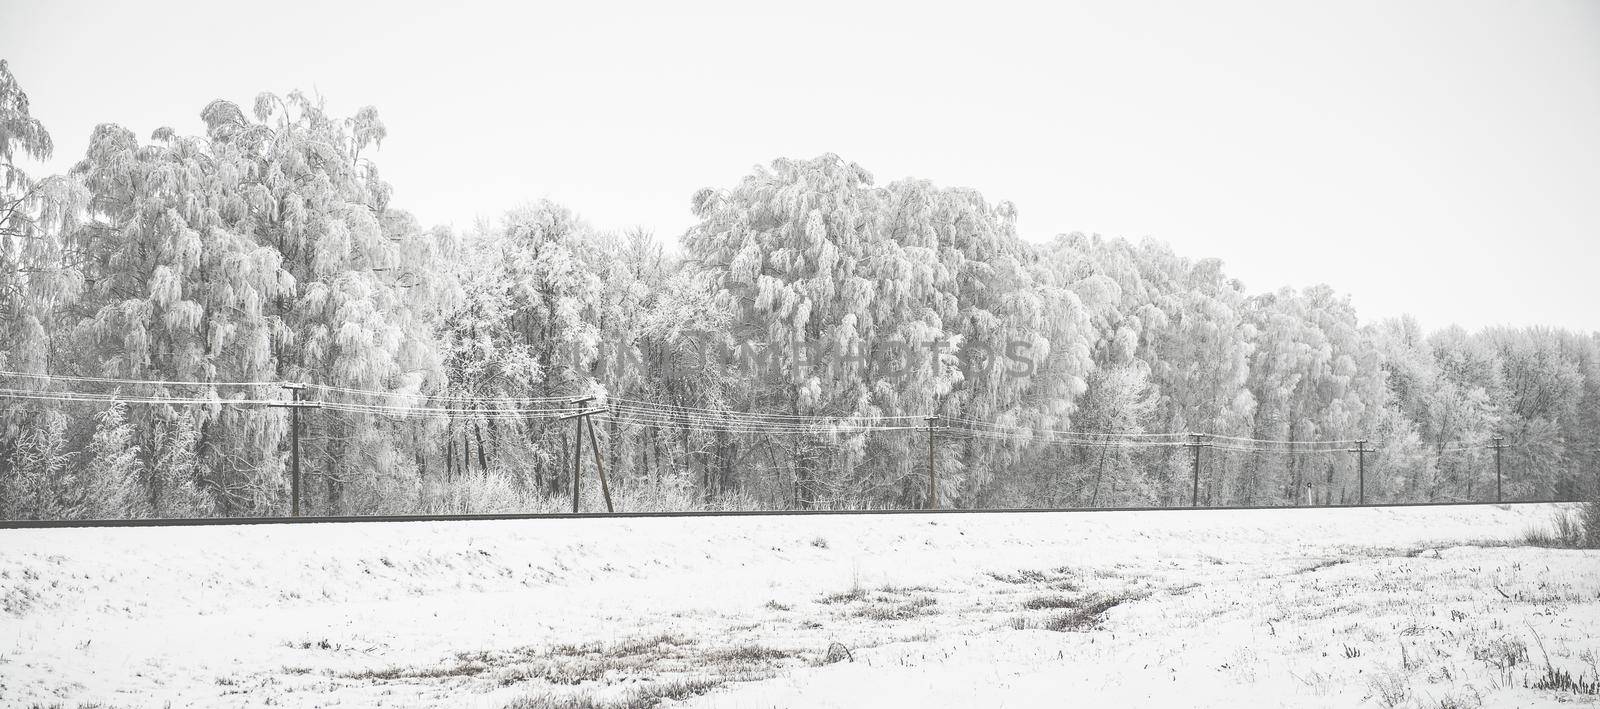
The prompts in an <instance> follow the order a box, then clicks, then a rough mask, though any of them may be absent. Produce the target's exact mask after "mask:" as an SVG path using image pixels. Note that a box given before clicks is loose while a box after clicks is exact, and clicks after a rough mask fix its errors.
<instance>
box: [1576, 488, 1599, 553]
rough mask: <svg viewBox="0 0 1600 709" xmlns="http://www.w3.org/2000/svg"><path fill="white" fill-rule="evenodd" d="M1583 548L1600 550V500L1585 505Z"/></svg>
mask: <svg viewBox="0 0 1600 709" xmlns="http://www.w3.org/2000/svg"><path fill="white" fill-rule="evenodd" d="M1580 518H1581V519H1582V520H1583V548H1585V549H1600V499H1594V500H1590V501H1588V502H1585V503H1583V511H1582V513H1581V517H1580Z"/></svg>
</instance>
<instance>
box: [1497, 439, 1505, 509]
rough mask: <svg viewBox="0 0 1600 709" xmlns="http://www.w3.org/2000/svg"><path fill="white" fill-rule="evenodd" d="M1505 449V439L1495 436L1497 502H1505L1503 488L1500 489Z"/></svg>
mask: <svg viewBox="0 0 1600 709" xmlns="http://www.w3.org/2000/svg"><path fill="white" fill-rule="evenodd" d="M1505 447H1506V444H1505V438H1504V437H1501V436H1495V437H1494V501H1495V502H1504V501H1505V497H1504V496H1503V493H1502V491H1501V488H1500V480H1501V471H1500V460H1501V459H1500V451H1501V450H1503V449H1504V448H1505Z"/></svg>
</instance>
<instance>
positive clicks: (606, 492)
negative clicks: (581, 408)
mask: <svg viewBox="0 0 1600 709" xmlns="http://www.w3.org/2000/svg"><path fill="white" fill-rule="evenodd" d="M590 413H593V412H590ZM578 420H579V421H588V422H589V450H590V451H592V452H593V453H594V469H595V472H597V473H599V474H600V494H601V495H603V496H604V497H605V498H606V514H612V513H614V512H616V510H615V509H612V507H611V486H610V485H608V484H606V466H605V465H604V464H602V463H601V462H600V441H599V439H596V438H595V437H594V422H593V421H589V414H587V413H586V414H584V415H583V416H581V417H579V418H578Z"/></svg>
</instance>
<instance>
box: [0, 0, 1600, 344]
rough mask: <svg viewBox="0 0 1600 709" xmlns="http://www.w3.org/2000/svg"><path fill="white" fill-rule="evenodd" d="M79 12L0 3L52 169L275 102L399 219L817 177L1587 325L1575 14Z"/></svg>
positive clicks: (1384, 297)
mask: <svg viewBox="0 0 1600 709" xmlns="http://www.w3.org/2000/svg"><path fill="white" fill-rule="evenodd" d="M105 5H106V6H105V7H100V6H97V5H92V4H89V3H82V2H73V1H54V2H47V1H40V0H0V57H5V58H7V59H9V60H10V62H11V68H12V71H13V73H14V74H16V76H17V78H18V80H19V81H20V82H21V83H22V85H23V87H24V88H25V89H26V90H27V91H28V92H29V94H30V96H31V98H32V99H33V106H34V114H35V115H36V116H37V117H39V118H40V119H42V120H43V121H45V123H46V126H47V127H48V128H49V129H50V130H51V132H52V133H53V135H54V136H55V139H56V143H57V156H56V159H55V160H53V161H52V162H51V163H50V164H49V165H48V167H49V168H52V169H54V170H64V169H65V168H66V167H68V166H69V165H70V164H71V163H72V162H73V161H74V160H76V159H77V158H78V157H79V156H81V155H82V153H83V150H84V148H85V147H86V144H87V140H88V137H89V133H90V130H91V129H92V127H93V126H94V125H95V124H96V123H100V122H116V123H121V124H123V125H126V126H128V127H130V128H132V129H133V130H135V131H136V132H137V133H139V134H141V135H148V134H149V132H150V131H151V130H153V129H155V128H157V127H159V126H162V125H170V126H173V127H176V128H178V129H179V130H181V131H184V132H190V133H198V132H200V131H201V130H202V126H201V123H200V121H199V118H198V115H199V112H200V109H201V108H202V107H204V105H205V104H206V103H207V102H208V101H209V100H211V99H213V98H228V99H232V100H234V101H237V102H239V103H240V104H242V105H246V106H248V105H249V103H250V101H251V100H252V98H253V97H254V95H255V94H256V93H258V92H260V91H264V90H270V91H276V92H286V91H288V90H289V89H292V88H296V87H299V88H303V89H306V90H308V91H309V90H311V89H316V90H319V91H320V92H321V93H322V94H323V95H324V96H325V97H327V98H328V101H329V106H330V108H332V109H333V110H335V111H337V112H341V113H348V112H351V111H353V109H355V108H357V107H359V106H361V105H367V104H371V105H375V106H377V107H378V109H379V112H380V115H381V116H382V117H383V119H384V121H385V123H386V124H387V125H388V127H389V136H390V137H389V139H388V140H387V141H386V142H385V143H384V146H383V150H382V151H381V152H380V153H379V154H378V161H379V166H380V167H381V168H382V170H383V173H384V176H385V177H386V178H387V179H388V180H390V181H391V182H392V183H393V184H394V185H395V188H396V194H395V204H397V205H398V206H400V207H403V208H406V209H409V210H411V211H412V212H414V213H416V214H417V215H418V217H419V218H420V219H422V220H423V221H424V223H430V224H431V223H453V224H454V225H455V226H457V227H462V228H464V227H467V226H469V225H470V224H471V222H472V220H473V218H474V217H475V216H476V215H485V216H493V215H496V214H498V213H499V212H501V211H503V210H504V209H506V208H508V207H511V206H513V205H515V204H517V203H519V202H522V201H525V200H528V199H534V198H539V197H550V198H552V199H555V200H557V201H560V202H563V203H565V204H567V205H568V206H570V207H572V208H573V209H575V210H576V211H578V212H579V213H580V214H582V215H584V216H585V217H586V218H588V219H589V220H590V221H591V222H592V223H594V224H595V225H597V226H599V227H602V228H621V227H628V226H634V225H640V226H645V227H647V228H649V229H652V230H654V231H655V232H656V234H657V235H658V236H660V237H661V238H662V239H663V240H665V241H672V240H674V239H675V238H676V236H677V235H678V234H680V233H681V232H682V230H683V229H684V228H686V227H687V226H688V225H689V224H690V222H691V221H692V217H691V215H690V214H689V198H690V196H691V195H692V194H693V193H694V191H695V190H696V189H698V188H701V187H707V186H716V187H720V186H728V185H732V184H734V183H735V182H737V180H738V179H739V178H740V177H742V176H743V175H744V174H746V173H747V172H748V171H749V170H750V168H751V166H753V165H755V164H757V163H766V162H768V161H770V160H771V159H772V158H775V157H778V156H790V157H814V156H816V155H818V154H821V153H824V152H835V153H839V154H840V155H842V156H844V157H845V158H847V159H850V160H854V161H856V162H858V163H861V164H862V165H863V166H864V167H866V168H867V169H868V170H870V171H872V172H873V174H874V175H875V176H876V177H877V179H878V181H879V182H880V183H883V184H886V183H888V182H890V181H892V180H895V179H898V178H901V177H906V176H915V177H924V178H930V179H933V180H935V181H936V182H938V183H940V184H946V185H964V186H970V187H975V188H978V189H979V190H981V191H983V193H984V194H985V195H987V196H988V197H989V198H990V199H991V200H1000V199H1009V200H1011V201H1013V202H1015V203H1016V204H1017V206H1018V209H1019V210H1020V213H1021V227H1022V231H1023V234H1024V235H1025V236H1027V237H1028V238H1030V239H1035V240H1043V239H1046V238H1048V237H1050V236H1051V235H1054V234H1057V233H1063V232H1068V231H1085V232H1100V233H1102V234H1106V235H1118V236H1129V237H1135V238H1137V237H1142V236H1146V235H1149V236H1154V237H1156V238H1159V239H1162V240H1165V241H1168V242H1170V243H1171V244H1172V245H1173V246H1174V247H1175V248H1176V249H1177V250H1178V251H1179V252H1180V253H1184V254H1186V255H1190V256H1216V257H1220V258H1222V259H1224V260H1225V261H1226V262H1227V263H1228V266H1229V271H1230V272H1231V273H1233V274H1234V275H1235V276H1237V277H1239V278H1241V279H1242V280H1244V281H1245V283H1246V285H1248V286H1249V287H1250V288H1251V289H1252V290H1257V291H1259V290H1266V289H1271V288H1276V287H1278V286H1280V285H1295V286H1305V285H1310V284H1313V283H1317V282H1327V283H1330V284H1332V285H1333V286H1334V287H1335V288H1337V289H1339V290H1341V291H1344V292H1348V293H1350V294H1352V296H1353V298H1354V302H1355V304H1356V306H1357V307H1358V308H1359V309H1360V311H1361V313H1362V315H1363V317H1364V318H1368V319H1370V318H1377V317H1383V316H1388V315H1393V314H1397V313H1400V312H1411V313H1414V314H1416V315H1417V316H1418V317H1419V318H1421V320H1422V322H1423V324H1424V325H1425V326H1428V327H1438V326H1443V325H1445V324H1447V323H1450V322H1457V323H1461V324H1463V325H1467V326H1469V327H1479V326H1483V325H1489V324H1495V323H1515V324H1534V323H1548V324H1552V325H1563V326H1568V327H1576V328H1582V329H1593V330H1600V308H1597V307H1595V305H1596V304H1597V303H1600V277H1597V274H1596V273H1595V270H1596V268H1595V267H1596V265H1597V264H1600V261H1597V253H1600V249H1595V248H1593V246H1592V245H1593V244H1595V243H1596V242H1600V3H1596V2H1590V1H1587V0H1565V1H1563V0H1536V1H1525V2H1510V1H1507V2H1496V3H1490V2H1481V1H1476V0H1471V1H1463V0H1441V1H1438V2H1368V1H1360V2H1353V1H1350V0H1341V1H1340V2H1327V1H1326V0H1319V1H1318V2H1295V3H1286V2H1261V3H1221V2H1204V3H1176V2H1175V3H1150V2H1103V3H1079V2H1050V3H1028V4H1020V3H1018V4H1004V3H1000V4H997V3H990V2H975V1H969V2H965V3H960V4H946V5H938V4H935V3H931V2H914V3H900V4H893V5H891V4H886V3H885V4H872V5H871V6H870V7H853V6H852V4H851V3H837V4H835V3H823V2H809V1H807V2H790V3H786V4H785V6H783V7H781V8H779V7H771V8H761V7H757V5H758V3H755V2H728V3H722V4H717V5H710V4H695V5H691V4H689V3H684V2H654V3H579V2H569V3H561V4H559V5H554V4H549V5H547V4H544V3H516V5H517V7H516V8H515V9H499V8H492V7H490V6H487V5H481V6H480V5H479V4H477V3H473V2H465V1H457V2H447V3H439V2H429V3H404V2H393V3H381V4H369V5H366V6H365V7H360V6H357V5H355V4H353V3H349V4H347V3H343V2H299V1H287V0H273V1H272V2H267V3H257V4H251V5H242V4H228V3H214V2H210V1H207V2H193V3H179V2H168V1H164V0H158V1H141V2H137V3H131V2H130V3H105ZM1030 5H1040V6H1048V7H1043V8H1041V7H1030ZM1586 247H1587V248H1586Z"/></svg>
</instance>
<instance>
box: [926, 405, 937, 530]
mask: <svg viewBox="0 0 1600 709" xmlns="http://www.w3.org/2000/svg"><path fill="white" fill-rule="evenodd" d="M926 418H927V420H928V509H930V510H937V509H939V476H938V474H937V472H936V471H935V469H934V467H933V429H934V425H935V424H936V423H938V421H939V417H938V416H928V417H926Z"/></svg>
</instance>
